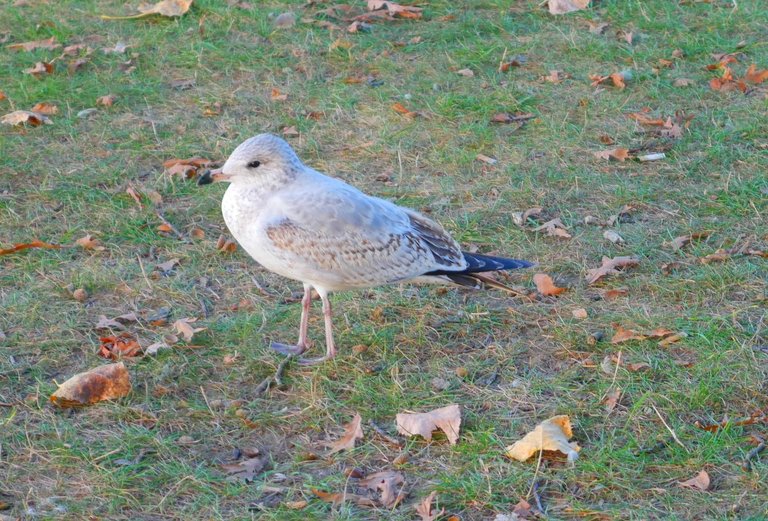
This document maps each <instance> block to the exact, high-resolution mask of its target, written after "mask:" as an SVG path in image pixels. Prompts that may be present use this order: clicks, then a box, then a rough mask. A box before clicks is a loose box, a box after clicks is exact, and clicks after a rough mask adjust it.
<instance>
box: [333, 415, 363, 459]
mask: <svg viewBox="0 0 768 521" xmlns="http://www.w3.org/2000/svg"><path fill="white" fill-rule="evenodd" d="M362 420H363V419H362V417H361V416H360V415H359V414H357V413H355V417H354V418H352V421H351V422H349V423H348V424H346V425H345V426H344V434H343V435H342V436H341V438H339V439H338V440H336V441H332V442H329V443H328V444H327V445H328V446H329V447H330V448H331V451H330V452H329V453H328V454H329V455H330V454H335V453H336V452H339V451H342V450H346V449H353V448H354V447H355V440H359V439H362V438H363V429H362V428H361V427H360V422H362Z"/></svg>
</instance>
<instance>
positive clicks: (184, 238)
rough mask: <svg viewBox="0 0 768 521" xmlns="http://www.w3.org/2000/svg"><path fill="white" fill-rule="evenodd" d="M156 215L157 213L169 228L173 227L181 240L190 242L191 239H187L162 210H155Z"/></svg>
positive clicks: (173, 230) (172, 229)
mask: <svg viewBox="0 0 768 521" xmlns="http://www.w3.org/2000/svg"><path fill="white" fill-rule="evenodd" d="M155 215H157V218H158V219H160V220H161V221H163V224H164V225H166V226H167V227H168V228H170V229H171V231H172V232H173V234H174V235H175V236H176V237H177V238H178V239H179V240H180V241H181V242H189V239H187V238H186V237H185V236H184V235H182V233H181V232H180V231H179V230H177V229H176V227H175V226H174V225H172V224H171V223H170V222H168V219H166V218H165V217H164V216H163V214H162V213H160V211H157V212H155Z"/></svg>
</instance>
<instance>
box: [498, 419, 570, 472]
mask: <svg viewBox="0 0 768 521" xmlns="http://www.w3.org/2000/svg"><path fill="white" fill-rule="evenodd" d="M572 437H573V429H572V428H571V419H570V418H569V417H568V416H567V415H560V416H554V417H552V418H549V419H548V420H544V421H543V422H541V423H540V424H538V425H537V426H536V428H535V429H533V430H532V431H531V432H529V433H528V434H526V435H525V437H524V438H523V439H521V440H519V441H517V442H515V443H514V444H513V445H511V446H509V447H507V449H506V455H507V457H509V458H512V459H516V460H517V461H525V460H527V459H528V458H530V457H531V456H533V455H534V454H536V453H537V452H539V451H542V450H544V451H546V450H555V451H559V452H562V453H563V454H565V455H566V456H568V461H569V462H571V463H573V462H574V461H576V459H577V458H578V457H579V450H581V448H580V447H579V444H578V443H576V442H575V441H574V442H570V443H569V442H568V440H569V439H571V438H572Z"/></svg>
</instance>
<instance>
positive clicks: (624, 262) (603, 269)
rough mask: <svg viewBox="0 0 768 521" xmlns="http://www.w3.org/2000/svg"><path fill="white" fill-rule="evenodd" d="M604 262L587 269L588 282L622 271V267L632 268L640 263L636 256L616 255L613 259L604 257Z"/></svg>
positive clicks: (592, 282) (591, 282)
mask: <svg viewBox="0 0 768 521" xmlns="http://www.w3.org/2000/svg"><path fill="white" fill-rule="evenodd" d="M602 262H603V263H602V266H600V267H599V268H594V269H590V270H587V284H594V283H595V282H597V281H598V280H600V279H602V278H603V277H606V276H608V275H616V274H618V273H620V271H619V269H620V268H631V267H633V266H637V265H638V264H639V263H640V261H639V260H638V259H637V258H636V257H614V258H613V259H610V258H608V257H603V261H602Z"/></svg>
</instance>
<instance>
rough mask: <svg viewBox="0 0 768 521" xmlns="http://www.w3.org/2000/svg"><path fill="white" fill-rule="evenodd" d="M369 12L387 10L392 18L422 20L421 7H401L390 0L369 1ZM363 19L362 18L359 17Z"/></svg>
mask: <svg viewBox="0 0 768 521" xmlns="http://www.w3.org/2000/svg"><path fill="white" fill-rule="evenodd" d="M368 10H369V11H379V10H386V11H387V14H388V15H389V16H390V17H392V18H421V11H422V9H421V8H420V7H411V6H405V5H400V4H397V3H395V2H392V1H390V0H368ZM357 19H361V17H359V16H358V17H357Z"/></svg>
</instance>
